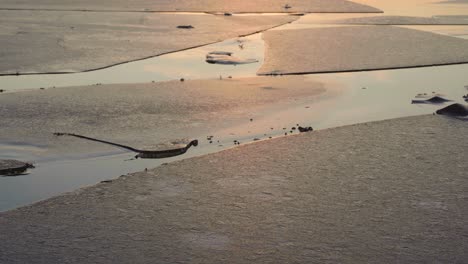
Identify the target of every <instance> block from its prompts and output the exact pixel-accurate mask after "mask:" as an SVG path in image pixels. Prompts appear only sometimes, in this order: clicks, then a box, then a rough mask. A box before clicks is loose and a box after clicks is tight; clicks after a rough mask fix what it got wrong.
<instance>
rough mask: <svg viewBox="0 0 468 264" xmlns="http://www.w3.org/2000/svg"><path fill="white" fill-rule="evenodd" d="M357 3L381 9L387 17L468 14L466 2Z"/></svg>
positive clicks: (393, 0) (399, 0)
mask: <svg viewBox="0 0 468 264" xmlns="http://www.w3.org/2000/svg"><path fill="white" fill-rule="evenodd" d="M355 2H358V3H361V4H365V5H371V6H374V7H376V8H379V9H381V10H383V11H384V12H385V14H387V15H397V16H437V15H466V14H468V5H466V3H467V1H466V0H461V1H460V0H458V1H457V0H455V1H440V0H411V1H408V0H391V1H387V0H385V1H384V0H356V1H355Z"/></svg>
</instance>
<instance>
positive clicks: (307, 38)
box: [258, 26, 468, 75]
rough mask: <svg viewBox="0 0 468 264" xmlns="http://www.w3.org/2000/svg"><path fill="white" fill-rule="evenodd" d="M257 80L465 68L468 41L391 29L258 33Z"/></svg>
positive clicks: (313, 29) (358, 27)
mask: <svg viewBox="0 0 468 264" xmlns="http://www.w3.org/2000/svg"><path fill="white" fill-rule="evenodd" d="M263 38H264V40H265V45H266V56H265V62H264V64H263V65H262V67H261V68H260V70H259V71H258V74H260V75H263V74H303V73H318V72H338V71H360V70H373V69H390V68H405V67H418V66H432V65H443V64H454V63H465V62H468V41H466V40H464V39H458V38H453V37H448V36H443V35H438V34H434V33H429V32H423V31H418V30H412V29H406V28H399V27H392V26H379V27H376V26H346V27H327V28H312V29H300V30H272V31H268V32H265V33H264V37H263Z"/></svg>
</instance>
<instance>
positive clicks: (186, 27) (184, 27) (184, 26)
mask: <svg viewBox="0 0 468 264" xmlns="http://www.w3.org/2000/svg"><path fill="white" fill-rule="evenodd" d="M177 28H182V29H192V28H194V27H193V26H192V25H180V26H177Z"/></svg>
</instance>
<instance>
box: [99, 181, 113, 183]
mask: <svg viewBox="0 0 468 264" xmlns="http://www.w3.org/2000/svg"><path fill="white" fill-rule="evenodd" d="M111 182H112V180H103V181H101V183H111Z"/></svg>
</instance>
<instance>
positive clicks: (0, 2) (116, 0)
mask: <svg viewBox="0 0 468 264" xmlns="http://www.w3.org/2000/svg"><path fill="white" fill-rule="evenodd" d="M286 6H288V7H289V8H285V7H286ZM0 8H23V9H55V10H57V9H58V10H131V11H189V12H247V13H257V12H274V13H277V12H380V10H378V9H376V8H373V7H370V6H367V5H363V4H358V3H353V2H350V1H346V0H288V1H282V0H255V1H252V0H235V1H232V0H177V1H174V0H158V1H148V0H131V1H128V0H101V1H94V0H79V1H72V0H68V1H63V0H35V1H31V0H20V1H18V0H0Z"/></svg>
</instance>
